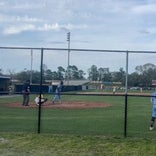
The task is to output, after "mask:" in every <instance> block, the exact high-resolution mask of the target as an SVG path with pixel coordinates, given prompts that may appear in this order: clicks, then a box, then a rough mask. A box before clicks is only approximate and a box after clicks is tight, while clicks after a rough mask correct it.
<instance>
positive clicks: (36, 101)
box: [35, 95, 48, 105]
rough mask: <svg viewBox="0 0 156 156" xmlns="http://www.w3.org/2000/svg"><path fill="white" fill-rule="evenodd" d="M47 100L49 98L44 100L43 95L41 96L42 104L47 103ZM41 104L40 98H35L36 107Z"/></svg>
mask: <svg viewBox="0 0 156 156" xmlns="http://www.w3.org/2000/svg"><path fill="white" fill-rule="evenodd" d="M47 100H48V99H47V98H44V97H43V95H41V104H42V103H44V102H46V101H47ZM39 102H40V96H37V97H36V98H35V103H36V105H39Z"/></svg>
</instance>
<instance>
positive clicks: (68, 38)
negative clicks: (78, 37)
mask: <svg viewBox="0 0 156 156" xmlns="http://www.w3.org/2000/svg"><path fill="white" fill-rule="evenodd" d="M67 41H68V69H67V85H69V64H70V32H68V33H67Z"/></svg>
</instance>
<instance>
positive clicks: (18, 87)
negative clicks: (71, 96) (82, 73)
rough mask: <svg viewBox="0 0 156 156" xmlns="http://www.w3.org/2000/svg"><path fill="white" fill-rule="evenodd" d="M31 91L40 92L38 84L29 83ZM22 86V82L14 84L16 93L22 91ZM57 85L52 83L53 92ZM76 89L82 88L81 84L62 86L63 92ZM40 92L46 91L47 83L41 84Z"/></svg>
mask: <svg viewBox="0 0 156 156" xmlns="http://www.w3.org/2000/svg"><path fill="white" fill-rule="evenodd" d="M30 86H31V93H33V94H36V93H39V92H40V84H31V85H30ZM22 87H23V84H15V92H16V93H19V94H20V93H22ZM56 87H57V85H53V92H55V90H56ZM78 90H82V86H81V85H72V86H65V85H64V86H63V89H62V91H63V92H67V91H78ZM42 92H43V93H48V85H47V84H43V85H42Z"/></svg>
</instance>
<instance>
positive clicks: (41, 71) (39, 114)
mask: <svg viewBox="0 0 156 156" xmlns="http://www.w3.org/2000/svg"><path fill="white" fill-rule="evenodd" d="M42 76H43V48H42V49H41V68H40V96H39V97H40V98H39V107H38V133H40V131H41V96H42Z"/></svg>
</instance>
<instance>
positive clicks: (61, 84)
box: [52, 81, 63, 104]
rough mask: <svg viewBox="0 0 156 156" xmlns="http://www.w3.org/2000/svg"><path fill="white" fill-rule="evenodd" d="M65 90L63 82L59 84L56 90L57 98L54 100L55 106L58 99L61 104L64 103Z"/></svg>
mask: <svg viewBox="0 0 156 156" xmlns="http://www.w3.org/2000/svg"><path fill="white" fill-rule="evenodd" d="M62 88H63V81H60V83H59V84H58V86H57V87H56V90H55V96H54V98H53V101H52V102H53V104H55V101H56V100H57V99H58V100H59V101H60V103H62V99H61V91H62Z"/></svg>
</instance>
